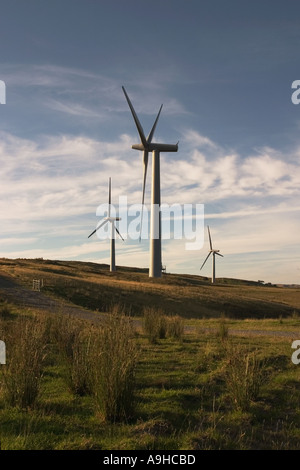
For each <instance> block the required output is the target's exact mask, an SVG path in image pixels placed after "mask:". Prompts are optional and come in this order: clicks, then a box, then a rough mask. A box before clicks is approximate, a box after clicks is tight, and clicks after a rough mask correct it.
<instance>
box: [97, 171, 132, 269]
mask: <svg viewBox="0 0 300 470" xmlns="http://www.w3.org/2000/svg"><path fill="white" fill-rule="evenodd" d="M110 209H111V178H109V182H108V217H105V218H104V220H103V221H102V222H101V223H100V225H98V227H97V228H96V229H95V230H94V231H93V232H92V233H91V234H90V235H89V236H88V238H90V237H91V236H92V235H94V233H95V232H97V230H99V228H101V227H103V226H104V225H105V224H107V223H108V222H109V223H110V224H111V235H110V271H111V272H113V271H116V250H115V232H117V234H118V235H119V237H121V238H122V240H123V241H124V238H123V237H122V235H121V234H120V232H119V230H118V229H117V227H116V226H115V222H116V221H118V220H121V219H120V217H111V215H110V212H111V211H110Z"/></svg>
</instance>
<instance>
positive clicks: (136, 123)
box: [122, 86, 147, 147]
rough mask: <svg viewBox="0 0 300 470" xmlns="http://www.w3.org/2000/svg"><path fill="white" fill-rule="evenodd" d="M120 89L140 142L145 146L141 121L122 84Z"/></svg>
mask: <svg viewBox="0 0 300 470" xmlns="http://www.w3.org/2000/svg"><path fill="white" fill-rule="evenodd" d="M122 90H123V92H124V95H125V97H126V100H127V103H128V105H129V108H130V110H131V114H132V116H133V119H134V122H135V125H136V127H137V130H138V133H139V136H140V139H141V142H142V144H143V145H144V147H146V146H147V141H146V137H145V134H144V131H143V128H142V125H141V123H140V121H139V118H138V117H137V114H136V112H135V110H134V107H133V106H132V103H131V101H130V99H129V96H128V95H127V93H126V90H125V88H124V87H123V86H122Z"/></svg>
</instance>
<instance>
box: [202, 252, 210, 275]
mask: <svg viewBox="0 0 300 470" xmlns="http://www.w3.org/2000/svg"><path fill="white" fill-rule="evenodd" d="M210 255H211V251H210V252H209V253H208V255H207V257H206V258H205V260H204V263H203V264H202V266H201V268H200V271H201V269H202V268H203V266H204V265H205V263H206V261H207V260H208V258H209V257H210Z"/></svg>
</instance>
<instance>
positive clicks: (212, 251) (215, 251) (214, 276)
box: [200, 226, 223, 284]
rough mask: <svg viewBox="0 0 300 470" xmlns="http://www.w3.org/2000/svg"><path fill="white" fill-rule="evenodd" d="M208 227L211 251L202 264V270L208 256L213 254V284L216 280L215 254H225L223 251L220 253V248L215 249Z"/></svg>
mask: <svg viewBox="0 0 300 470" xmlns="http://www.w3.org/2000/svg"><path fill="white" fill-rule="evenodd" d="M207 229H208V237H209V246H210V251H209V253H208V255H207V257H206V258H205V260H204V263H203V264H202V266H201V268H200V271H201V269H202V268H203V266H204V265H205V263H206V261H207V260H208V258H209V257H210V255H211V254H212V255H213V256H212V278H211V282H212V284H214V283H215V281H216V266H215V255H218V256H222V257H223V255H221V253H219V251H220V250H214V249H213V247H212V242H211V236H210V231H209V226H207Z"/></svg>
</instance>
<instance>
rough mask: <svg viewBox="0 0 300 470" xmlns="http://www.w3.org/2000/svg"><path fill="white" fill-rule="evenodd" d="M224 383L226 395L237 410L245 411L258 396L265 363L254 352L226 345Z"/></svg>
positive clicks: (263, 376)
mask: <svg viewBox="0 0 300 470" xmlns="http://www.w3.org/2000/svg"><path fill="white" fill-rule="evenodd" d="M225 358H226V368H225V382H226V387H227V391H228V394H229V396H230V398H231V400H232V402H233V404H234V406H235V407H236V408H237V409H240V410H243V411H247V410H248V409H249V407H250V404H251V402H252V401H254V400H256V399H257V398H258V396H259V392H260V388H261V385H262V383H263V381H264V378H265V374H264V372H265V363H263V362H262V361H261V360H259V359H258V357H257V354H256V353H255V352H253V351H252V352H251V351H247V350H245V349H243V348H242V347H240V346H236V345H233V344H228V345H227V347H226V348H225Z"/></svg>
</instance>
